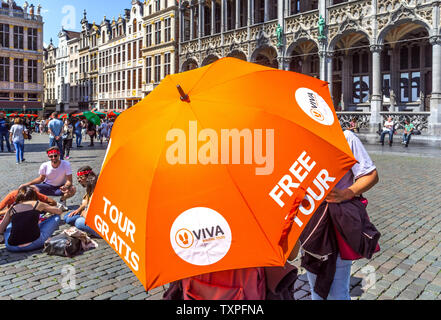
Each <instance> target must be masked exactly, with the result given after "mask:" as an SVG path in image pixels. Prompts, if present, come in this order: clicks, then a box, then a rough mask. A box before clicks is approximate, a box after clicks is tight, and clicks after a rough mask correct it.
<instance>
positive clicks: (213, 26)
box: [211, 0, 216, 35]
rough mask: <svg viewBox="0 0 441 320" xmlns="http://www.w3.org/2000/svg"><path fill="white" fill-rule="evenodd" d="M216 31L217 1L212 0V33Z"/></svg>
mask: <svg viewBox="0 0 441 320" xmlns="http://www.w3.org/2000/svg"><path fill="white" fill-rule="evenodd" d="M215 33H216V1H215V0H211V35H214V34H215Z"/></svg>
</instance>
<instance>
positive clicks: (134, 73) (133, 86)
mask: <svg viewBox="0 0 441 320" xmlns="http://www.w3.org/2000/svg"><path fill="white" fill-rule="evenodd" d="M132 89H136V70H132Z"/></svg>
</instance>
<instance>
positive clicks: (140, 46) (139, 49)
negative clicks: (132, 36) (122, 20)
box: [138, 39, 142, 58]
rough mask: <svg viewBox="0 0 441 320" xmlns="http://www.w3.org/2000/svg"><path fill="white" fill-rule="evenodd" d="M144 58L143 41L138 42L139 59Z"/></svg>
mask: <svg viewBox="0 0 441 320" xmlns="http://www.w3.org/2000/svg"><path fill="white" fill-rule="evenodd" d="M141 57H142V39H141V40H139V41H138V58H141Z"/></svg>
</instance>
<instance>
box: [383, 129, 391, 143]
mask: <svg viewBox="0 0 441 320" xmlns="http://www.w3.org/2000/svg"><path fill="white" fill-rule="evenodd" d="M386 134H388V135H389V144H392V143H393V142H394V132H393V131H391V130H389V131H383V132H382V133H381V138H380V141H381V143H384V136H385V135H386Z"/></svg>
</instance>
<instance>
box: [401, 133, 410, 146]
mask: <svg viewBox="0 0 441 320" xmlns="http://www.w3.org/2000/svg"><path fill="white" fill-rule="evenodd" d="M411 135H412V133H407V134H406V133H405V134H403V142H404V143H405V144H406V146H408V145H409V142H410V136H411Z"/></svg>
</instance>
